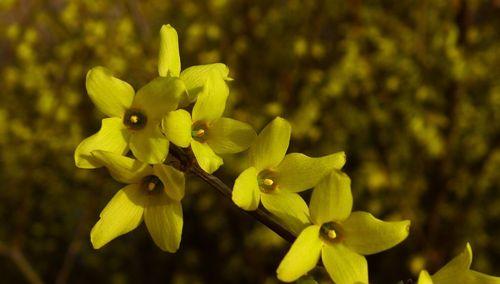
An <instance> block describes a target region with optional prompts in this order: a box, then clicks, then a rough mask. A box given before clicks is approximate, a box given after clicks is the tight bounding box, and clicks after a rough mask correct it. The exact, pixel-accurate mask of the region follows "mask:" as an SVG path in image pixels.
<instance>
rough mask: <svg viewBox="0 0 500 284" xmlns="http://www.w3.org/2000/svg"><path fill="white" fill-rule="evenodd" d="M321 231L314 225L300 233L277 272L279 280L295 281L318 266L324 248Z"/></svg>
mask: <svg viewBox="0 0 500 284" xmlns="http://www.w3.org/2000/svg"><path fill="white" fill-rule="evenodd" d="M319 230H320V227H319V226H316V225H312V226H309V227H307V228H305V229H304V230H303V231H302V232H301V233H300V235H299V236H298V237H297V239H296V240H295V242H293V244H292V247H291V248H290V250H289V251H288V253H287V254H286V255H285V257H284V258H283V260H282V261H281V263H280V265H279V267H278V269H277V271H276V272H277V274H278V279H279V280H281V281H284V282H292V281H295V280H297V279H299V277H300V276H302V275H304V274H306V273H307V272H309V271H310V270H311V269H313V268H314V267H315V266H316V264H317V263H318V260H319V256H320V253H321V248H322V247H323V242H322V241H321V239H320V238H319Z"/></svg>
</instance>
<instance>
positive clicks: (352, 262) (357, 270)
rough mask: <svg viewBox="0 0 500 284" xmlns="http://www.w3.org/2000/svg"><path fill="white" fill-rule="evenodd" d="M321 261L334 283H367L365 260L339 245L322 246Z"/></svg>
mask: <svg viewBox="0 0 500 284" xmlns="http://www.w3.org/2000/svg"><path fill="white" fill-rule="evenodd" d="M321 260H323V264H324V265H325V268H326V271H328V274H329V275H330V277H331V278H332V280H333V281H334V282H335V283H342V284H344V283H345V284H355V283H356V284H358V283H366V284H367V283H368V263H367V262H366V258H365V257H364V256H362V255H360V254H357V253H355V252H354V251H352V250H350V249H349V248H347V247H346V246H344V245H343V244H341V243H339V244H328V245H325V246H323V250H322V253H321Z"/></svg>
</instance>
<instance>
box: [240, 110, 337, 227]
mask: <svg viewBox="0 0 500 284" xmlns="http://www.w3.org/2000/svg"><path fill="white" fill-rule="evenodd" d="M290 134H291V126H290V124H289V123H288V121H286V120H285V119H283V118H280V117H277V118H275V119H274V120H273V121H272V122H271V123H269V124H268V125H267V126H266V127H265V128H264V129H263V130H262V132H261V133H260V134H259V136H258V137H257V139H256V140H255V142H254V144H253V145H252V146H251V147H250V150H249V162H250V167H249V168H247V169H246V170H244V171H243V172H242V173H241V174H240V175H239V176H238V178H237V179H236V181H235V183H234V188H233V197H232V198H233V201H234V203H236V204H237V205H238V206H239V207H241V208H242V209H244V210H249V211H251V210H255V209H257V207H258V206H259V203H260V201H262V204H263V205H264V207H265V208H266V209H267V210H269V211H270V212H271V213H273V214H274V215H276V216H277V217H278V218H279V219H281V220H282V221H283V222H285V223H286V225H287V226H288V227H289V229H291V230H292V231H294V232H296V233H299V232H300V231H301V230H302V229H303V227H304V224H305V223H307V222H309V217H308V214H309V213H308V211H309V210H308V208H307V204H306V203H305V202H304V200H303V199H302V198H301V197H300V196H299V195H298V194H297V192H300V191H304V190H306V189H309V188H312V187H314V186H315V185H316V184H317V183H318V182H319V181H320V180H321V179H322V178H323V177H324V176H325V175H327V174H328V173H329V172H331V171H332V169H340V168H342V166H343V165H344V164H345V154H344V152H338V153H335V154H332V155H328V156H324V157H320V158H311V157H308V156H306V155H303V154H300V153H291V154H288V155H286V156H285V154H286V151H287V149H288V144H289V141H290Z"/></svg>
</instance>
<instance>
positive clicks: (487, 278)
mask: <svg viewBox="0 0 500 284" xmlns="http://www.w3.org/2000/svg"><path fill="white" fill-rule="evenodd" d="M458 279H459V278H458ZM466 279H470V281H469V282H467V283H474V284H500V277H495V276H491V275H488V274H484V273H481V272H477V271H474V270H469V271H468V273H467V278H466ZM440 283H441V282H440ZM453 283H457V281H455V282H453Z"/></svg>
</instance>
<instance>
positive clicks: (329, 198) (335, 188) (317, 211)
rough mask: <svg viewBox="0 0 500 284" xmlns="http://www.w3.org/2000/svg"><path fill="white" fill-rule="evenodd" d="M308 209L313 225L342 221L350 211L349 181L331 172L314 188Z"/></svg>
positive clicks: (336, 172)
mask: <svg viewBox="0 0 500 284" xmlns="http://www.w3.org/2000/svg"><path fill="white" fill-rule="evenodd" d="M309 208H310V210H311V219H312V220H313V221H314V223H315V224H318V225H320V224H323V223H326V222H331V221H342V220H344V219H346V218H347V217H349V214H350V213H351V210H352V193H351V180H350V179H349V177H348V176H347V175H346V174H345V173H343V172H341V171H339V170H333V171H332V172H331V173H330V174H329V175H327V176H326V177H325V178H323V180H321V181H320V182H319V183H318V185H317V186H316V187H315V188H314V190H313V193H312V196H311V201H310V205H309Z"/></svg>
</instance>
